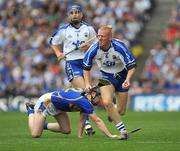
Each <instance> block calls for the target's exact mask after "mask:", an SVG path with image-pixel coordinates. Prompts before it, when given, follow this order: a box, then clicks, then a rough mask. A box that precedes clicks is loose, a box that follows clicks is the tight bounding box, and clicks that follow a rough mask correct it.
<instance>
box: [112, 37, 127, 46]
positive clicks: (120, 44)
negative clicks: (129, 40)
mask: <svg viewBox="0 0 180 151" xmlns="http://www.w3.org/2000/svg"><path fill="white" fill-rule="evenodd" d="M112 43H113V44H115V45H119V46H122V45H124V42H123V41H121V40H119V39H116V38H113V39H112Z"/></svg>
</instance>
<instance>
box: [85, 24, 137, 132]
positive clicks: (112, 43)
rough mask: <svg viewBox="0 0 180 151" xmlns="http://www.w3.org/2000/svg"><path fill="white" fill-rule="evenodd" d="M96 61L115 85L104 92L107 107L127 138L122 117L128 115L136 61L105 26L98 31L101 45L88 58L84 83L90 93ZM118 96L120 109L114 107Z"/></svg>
mask: <svg viewBox="0 0 180 151" xmlns="http://www.w3.org/2000/svg"><path fill="white" fill-rule="evenodd" d="M93 60H95V61H96V62H97V64H98V66H99V68H100V71H101V73H102V78H103V79H106V80H108V81H110V82H111V85H108V86H104V87H102V88H101V96H102V101H103V104H104V106H105V108H106V110H107V112H108V114H109V116H110V118H111V119H112V121H113V122H114V123H115V124H116V128H117V129H118V130H120V133H124V134H127V132H126V129H125V126H124V124H123V123H122V122H121V120H120V117H119V114H120V115H123V114H124V113H125V111H126V105H127V100H128V89H129V87H130V80H131V78H132V76H133V74H134V72H135V68H136V61H135V58H134V57H133V55H132V54H131V52H130V50H129V49H128V48H127V47H126V45H125V44H124V43H123V42H120V41H119V40H117V39H112V29H111V28H109V27H107V26H104V27H101V28H100V29H99V31H98V42H96V43H95V44H93V45H92V46H91V47H90V48H89V50H88V51H87V53H86V54H85V57H84V61H83V65H84V79H85V83H86V89H87V90H88V89H90V88H91V84H90V69H91V67H92V65H93ZM114 94H115V96H116V103H117V109H116V108H115V106H114V105H113V104H112V102H113V95H114ZM122 127H124V129H122ZM123 131H124V132H123Z"/></svg>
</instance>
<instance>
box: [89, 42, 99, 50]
mask: <svg viewBox="0 0 180 151" xmlns="http://www.w3.org/2000/svg"><path fill="white" fill-rule="evenodd" d="M98 49H99V43H98V41H97V42H95V43H94V44H92V45H91V46H90V47H89V50H90V51H97V50H98Z"/></svg>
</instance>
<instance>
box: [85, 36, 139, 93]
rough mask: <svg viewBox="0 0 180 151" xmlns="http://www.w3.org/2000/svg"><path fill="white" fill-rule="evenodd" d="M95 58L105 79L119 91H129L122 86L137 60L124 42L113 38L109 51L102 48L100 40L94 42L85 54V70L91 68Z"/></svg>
mask: <svg viewBox="0 0 180 151" xmlns="http://www.w3.org/2000/svg"><path fill="white" fill-rule="evenodd" d="M93 60H95V61H96V63H97V64H98V67H99V69H100V71H101V73H102V77H103V79H106V80H109V81H110V82H111V83H112V84H113V85H114V87H115V89H116V90H117V91H120V92H126V91H128V89H123V88H122V83H123V82H124V80H125V79H126V76H127V72H128V70H130V69H132V68H135V67H136V60H135V58H134V56H133V55H132V53H131V52H130V50H129V49H128V48H127V46H126V45H125V44H124V43H123V42H121V41H119V40H117V39H112V41H111V46H110V48H109V49H108V50H107V51H104V50H102V49H100V47H99V43H98V42H97V43H95V44H93V45H92V46H91V47H90V48H89V50H88V51H87V52H86V54H85V57H84V60H83V67H84V70H90V69H91V67H92V65H93Z"/></svg>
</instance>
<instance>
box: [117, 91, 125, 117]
mask: <svg viewBox="0 0 180 151" xmlns="http://www.w3.org/2000/svg"><path fill="white" fill-rule="evenodd" d="M127 102H128V92H116V104H117V110H118V113H119V114H120V115H124V114H125V113H126V107H127Z"/></svg>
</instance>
